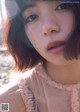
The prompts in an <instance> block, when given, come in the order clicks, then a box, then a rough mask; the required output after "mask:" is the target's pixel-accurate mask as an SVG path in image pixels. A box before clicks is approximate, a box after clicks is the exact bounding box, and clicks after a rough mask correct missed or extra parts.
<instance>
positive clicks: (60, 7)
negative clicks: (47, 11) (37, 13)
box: [56, 4, 70, 10]
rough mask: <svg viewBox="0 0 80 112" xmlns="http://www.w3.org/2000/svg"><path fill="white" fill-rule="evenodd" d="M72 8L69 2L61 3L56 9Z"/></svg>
mask: <svg viewBox="0 0 80 112" xmlns="http://www.w3.org/2000/svg"><path fill="white" fill-rule="evenodd" d="M69 8H70V5H69V4H60V5H59V6H58V7H57V8H56V10H66V9H69Z"/></svg>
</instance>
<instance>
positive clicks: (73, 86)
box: [36, 64, 80, 91]
mask: <svg viewBox="0 0 80 112" xmlns="http://www.w3.org/2000/svg"><path fill="white" fill-rule="evenodd" d="M36 71H37V72H38V75H39V76H40V77H41V78H43V79H44V80H45V81H46V83H47V84H49V85H50V86H53V87H55V88H58V89H62V90H67V91H73V90H75V89H80V82H79V83H76V84H61V83H57V82H56V81H54V80H52V79H51V78H50V77H49V75H48V74H47V72H46V70H45V69H44V67H43V66H42V64H39V65H38V66H37V67H36Z"/></svg>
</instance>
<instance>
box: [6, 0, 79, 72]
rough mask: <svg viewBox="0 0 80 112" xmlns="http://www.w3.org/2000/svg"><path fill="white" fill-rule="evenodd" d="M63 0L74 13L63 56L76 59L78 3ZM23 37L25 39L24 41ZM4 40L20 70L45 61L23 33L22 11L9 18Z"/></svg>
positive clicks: (77, 48) (77, 54)
mask: <svg viewBox="0 0 80 112" xmlns="http://www.w3.org/2000/svg"><path fill="white" fill-rule="evenodd" d="M16 1H17V0H16ZM20 1H21V0H20ZM63 1H65V3H67V4H68V5H70V8H71V10H73V12H74V15H75V28H74V31H73V32H72V35H71V37H70V38H69V39H68V41H67V44H66V47H65V50H64V57H65V59H67V60H71V59H78V56H79V54H80V3H71V2H70V3H69V2H66V0H63ZM68 1H72V0H68ZM78 1H79V0H78ZM79 2H80V1H79ZM25 38H26V39H27V41H25ZM6 42H7V46H8V49H9V51H10V53H11V54H12V56H13V57H14V59H15V62H16V66H17V67H18V69H19V70H21V71H22V70H26V69H27V68H32V67H34V66H35V65H36V64H38V63H39V62H42V63H45V59H44V58H43V57H42V56H41V55H40V54H39V53H38V52H37V51H36V50H35V48H34V47H33V46H32V44H31V43H30V41H29V39H28V37H27V35H26V33H25V24H24V19H23V16H22V11H21V12H20V13H19V14H17V15H16V16H15V17H14V18H12V19H11V20H10V26H9V29H8V35H7V41H6ZM26 42H27V43H26Z"/></svg>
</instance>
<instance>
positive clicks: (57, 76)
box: [46, 60, 80, 84]
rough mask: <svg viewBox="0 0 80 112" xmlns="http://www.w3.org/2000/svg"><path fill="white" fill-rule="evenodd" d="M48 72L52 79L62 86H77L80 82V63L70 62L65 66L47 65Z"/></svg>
mask: <svg viewBox="0 0 80 112" xmlns="http://www.w3.org/2000/svg"><path fill="white" fill-rule="evenodd" d="M46 71H47V73H48V75H49V76H50V78H51V79H52V80H54V81H56V82H58V83H62V84H75V83H78V82H80V61H77V60H76V61H70V62H69V63H67V64H65V65H53V64H51V63H49V62H47V63H46Z"/></svg>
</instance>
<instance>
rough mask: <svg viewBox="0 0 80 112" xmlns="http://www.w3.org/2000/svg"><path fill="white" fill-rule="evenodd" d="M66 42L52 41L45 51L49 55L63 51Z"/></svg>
mask: <svg viewBox="0 0 80 112" xmlns="http://www.w3.org/2000/svg"><path fill="white" fill-rule="evenodd" d="M65 44H66V42H65V41H61V40H60V41H59V40H58V41H54V42H51V43H49V44H48V45H47V51H49V52H51V53H57V52H60V51H62V50H63V49H64V47H65Z"/></svg>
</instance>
